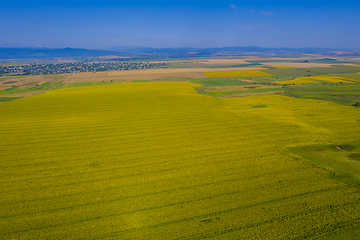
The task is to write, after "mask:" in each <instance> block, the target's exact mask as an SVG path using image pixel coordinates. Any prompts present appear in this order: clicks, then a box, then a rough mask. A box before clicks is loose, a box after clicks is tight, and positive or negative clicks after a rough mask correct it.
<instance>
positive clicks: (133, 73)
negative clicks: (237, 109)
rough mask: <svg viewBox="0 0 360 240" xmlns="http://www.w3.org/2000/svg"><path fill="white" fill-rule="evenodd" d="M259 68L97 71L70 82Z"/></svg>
mask: <svg viewBox="0 0 360 240" xmlns="http://www.w3.org/2000/svg"><path fill="white" fill-rule="evenodd" d="M257 69H259V68H224V69H219V68H216V69H211V68H166V69H142V70H128V71H109V72H97V73H76V74H75V75H74V76H73V77H71V79H69V81H68V82H69V83H74V82H99V81H105V82H107V81H111V80H114V81H115V80H125V81H134V80H154V79H160V78H165V77H185V78H205V77H207V76H205V75H204V74H202V72H205V71H206V72H220V71H221V72H222V71H239V70H257Z"/></svg>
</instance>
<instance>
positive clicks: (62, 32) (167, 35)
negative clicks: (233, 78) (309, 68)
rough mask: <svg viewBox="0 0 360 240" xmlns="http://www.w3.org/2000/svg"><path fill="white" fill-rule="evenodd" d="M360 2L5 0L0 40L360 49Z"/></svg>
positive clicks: (96, 45)
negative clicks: (49, 0)
mask: <svg viewBox="0 0 360 240" xmlns="http://www.w3.org/2000/svg"><path fill="white" fill-rule="evenodd" d="M359 9H360V2H355V3H354V1H349V0H344V1H322V0H320V1H316V2H313V1H307V0H305V1H302V2H301V3H293V2H290V1H257V2H243V1H227V0H225V1H196V2H192V1H187V0H185V1H171V2H167V1H156V2H149V1H136V2H126V3H124V2H123V1H117V2H113V1H106V0H105V1H101V2H97V1H76V2H72V1H57V0H55V1H51V2H47V1H41V0H38V1H31V2H29V1H11V2H10V1H7V2H3V3H0V20H1V22H2V24H1V25H0V31H1V33H2V34H1V38H0V47H49V48H65V47H70V48H85V49H110V48H113V47H118V46H126V47H132V46H139V47H155V48H179V47H194V48H212V47H235V46H258V47H270V48H280V47H287V48H303V47H309V48H334V49H360V41H359V39H360V10H359Z"/></svg>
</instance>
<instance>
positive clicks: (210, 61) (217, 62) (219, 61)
mask: <svg viewBox="0 0 360 240" xmlns="http://www.w3.org/2000/svg"><path fill="white" fill-rule="evenodd" d="M269 59H270V60H289V61H301V60H306V59H308V58H258V57H246V58H236V59H234V58H222V59H206V60H197V62H199V63H202V64H206V65H235V64H249V62H248V61H262V60H269ZM264 65H266V64H265V63H264ZM274 66H276V65H274Z"/></svg>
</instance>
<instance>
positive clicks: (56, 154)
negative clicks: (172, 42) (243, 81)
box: [0, 82, 360, 239]
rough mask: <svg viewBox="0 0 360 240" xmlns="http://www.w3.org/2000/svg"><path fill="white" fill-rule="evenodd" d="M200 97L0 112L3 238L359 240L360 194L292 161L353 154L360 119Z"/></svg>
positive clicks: (178, 86)
mask: <svg viewBox="0 0 360 240" xmlns="http://www.w3.org/2000/svg"><path fill="white" fill-rule="evenodd" d="M194 87H200V85H197V84H193V83H185V82H183V83H174V82H168V83H164V82H148V83H146V82H145V83H142V82H138V83H122V84H112V85H102V86H91V87H77V88H68V89H60V90H52V91H48V92H45V93H42V94H38V95H36V96H32V97H29V98H23V99H19V100H17V101H13V102H7V103H3V104H0V152H1V155H2V157H1V160H0V171H1V176H2V177H1V181H0V186H1V188H0V189H1V196H2V197H1V198H0V208H1V209H0V219H1V225H0V238H1V239H203V238H212V239H347V238H349V239H350V238H352V239H355V236H356V235H358V234H360V230H359V229H360V221H359V220H360V186H359V182H358V181H357V180H356V179H355V178H351V177H350V176H348V175H346V174H344V173H343V172H341V171H337V170H334V169H333V168H331V167H327V166H323V165H320V164H318V163H316V162H313V161H311V160H308V159H307V158H305V157H303V156H300V155H298V154H295V153H292V152H289V151H287V148H289V147H299V146H308V145H341V144H346V143H351V142H359V141H360V139H359V132H360V124H359V119H360V109H358V108H356V107H348V106H342V105H339V104H335V103H331V102H325V101H319V100H312V99H299V98H290V97H286V96H280V95H271V96H256V97H246V98H219V97H217V98H215V97H210V96H204V95H200V94H197V93H196V92H195V91H194ZM259 106H262V107H259ZM354 156H356V155H354Z"/></svg>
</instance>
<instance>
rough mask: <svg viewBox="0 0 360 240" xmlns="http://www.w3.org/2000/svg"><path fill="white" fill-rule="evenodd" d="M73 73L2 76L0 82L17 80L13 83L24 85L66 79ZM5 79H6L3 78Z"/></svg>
mask: <svg viewBox="0 0 360 240" xmlns="http://www.w3.org/2000/svg"><path fill="white" fill-rule="evenodd" d="M71 75H73V74H72V73H66V74H59V75H26V76H20V77H12V78H9V77H6V78H4V77H0V84H1V83H2V82H7V81H16V83H12V84H11V85H17V84H18V85H24V84H26V83H38V82H53V81H64V80H66V78H68V77H70V76H71ZM3 79H5V80H3Z"/></svg>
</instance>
